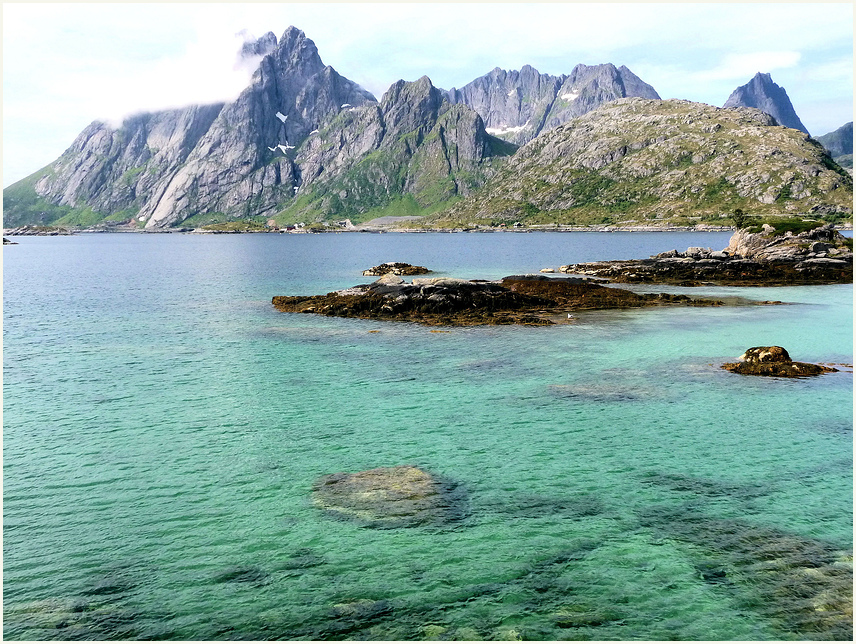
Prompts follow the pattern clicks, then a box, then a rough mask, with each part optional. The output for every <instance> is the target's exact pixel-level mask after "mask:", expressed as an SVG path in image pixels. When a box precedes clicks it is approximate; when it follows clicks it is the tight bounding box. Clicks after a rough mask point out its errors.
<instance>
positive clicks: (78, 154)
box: [35, 103, 223, 213]
mask: <svg viewBox="0 0 856 644" xmlns="http://www.w3.org/2000/svg"><path fill="white" fill-rule="evenodd" d="M222 108H223V104H222V103H220V104H216V105H203V106H194V107H188V108H184V109H179V110H168V111H164V112H157V113H154V114H139V115H136V116H132V117H130V118H128V119H126V120H125V122H124V123H123V124H122V127H120V128H119V129H113V128H111V127H109V126H108V125H106V124H105V123H101V122H98V121H96V122H94V123H92V124H91V125H89V126H88V127H87V128H86V129H85V130H83V132H81V133H80V135H79V136H78V137H77V139H76V140H75V141H74V143H72V145H71V147H70V148H69V149H68V150H66V151H65V152H64V153H63V155H62V156H61V157H60V158H59V159H58V160H57V161H56V162H54V164H53V165H52V166H51V167H50V172H48V173H45V174H44V175H43V176H42V177H41V178H40V179H38V180H37V181H36V182H35V191H36V193H37V194H38V195H40V196H42V197H44V198H47V199H48V200H49V201H50V202H52V203H54V204H57V205H62V206H70V207H78V206H83V205H85V206H88V207H90V208H92V209H93V210H95V211H98V212H103V213H117V212H121V211H126V210H127V211H131V212H133V211H135V210H137V209H138V208H139V207H140V206H141V205H142V204H144V203H145V202H146V200H147V198H148V196H149V195H151V194H152V192H153V191H154V190H155V186H156V185H157V184H158V183H159V181H161V180H162V177H163V175H164V174H168V173H171V172H175V171H176V169H177V168H179V167H180V166H181V165H182V164H183V163H184V162H185V161H186V159H187V157H188V155H190V153H191V151H192V150H193V149H194V147H195V146H196V145H197V143H198V142H199V139H200V138H201V137H202V136H203V135H204V134H205V132H206V131H207V130H208V128H209V127H210V126H211V123H212V122H213V121H214V119H216V117H217V116H218V115H219V113H220V111H221V110H222Z"/></svg>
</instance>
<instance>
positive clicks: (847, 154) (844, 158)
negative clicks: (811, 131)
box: [817, 121, 853, 170]
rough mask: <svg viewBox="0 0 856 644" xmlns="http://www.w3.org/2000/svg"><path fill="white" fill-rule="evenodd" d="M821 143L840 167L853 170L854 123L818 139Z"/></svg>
mask: <svg viewBox="0 0 856 644" xmlns="http://www.w3.org/2000/svg"><path fill="white" fill-rule="evenodd" d="M817 142H818V143H820V144H821V145H822V146H823V147H825V148H826V149H827V150H828V151H829V155H830V156H831V157H832V158H833V159H834V160H835V162H836V163H838V164H839V165H840V166H842V167H845V168H850V169H851V170H852V168H853V121H850V122H849V123H845V124H844V125H842V126H841V127H840V128H838V129H837V130H834V131H832V132H829V133H828V134H824V135H823V136H819V137H817Z"/></svg>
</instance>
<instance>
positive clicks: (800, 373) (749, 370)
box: [722, 346, 838, 378]
mask: <svg viewBox="0 0 856 644" xmlns="http://www.w3.org/2000/svg"><path fill="white" fill-rule="evenodd" d="M739 359H740V362H726V363H725V364H724V365H722V368H723V369H725V370H726V371H732V372H734V373H740V374H743V375H745V376H776V377H779V378H804V377H806V376H819V375H820V374H822V373H829V372H832V371H838V369H835V368H833V367H826V366H824V365H818V364H811V363H809V362H794V361H793V360H791V356H790V355H789V354H788V352H787V351H786V350H785V349H783V348H782V347H776V346H772V347H752V348H751V349H747V350H746V352H745V353H744V354H743V355H742V356H740V358H739Z"/></svg>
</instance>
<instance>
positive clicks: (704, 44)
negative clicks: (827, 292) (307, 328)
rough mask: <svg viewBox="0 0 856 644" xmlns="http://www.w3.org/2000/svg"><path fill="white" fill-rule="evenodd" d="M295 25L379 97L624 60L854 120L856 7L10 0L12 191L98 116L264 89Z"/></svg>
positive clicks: (641, 71)
mask: <svg viewBox="0 0 856 644" xmlns="http://www.w3.org/2000/svg"><path fill="white" fill-rule="evenodd" d="M291 25H293V26H295V27H297V28H299V29H301V30H303V31H304V32H305V34H306V35H307V37H309V38H310V39H312V40H313V41H314V42H315V44H316V46H317V47H318V52H319V54H320V56H321V59H322V60H323V61H324V63H325V64H327V65H331V66H332V67H333V68H334V69H336V71H338V72H339V73H340V74H342V75H343V76H345V77H347V78H349V79H350V80H352V81H355V82H357V83H359V84H360V85H362V86H363V87H365V88H366V89H368V90H369V91H370V92H372V93H373V94H375V96H376V97H377V98H378V99H380V98H381V96H382V95H383V93H384V92H385V91H386V89H387V88H388V87H389V86H390V85H391V84H392V83H394V82H395V81H397V80H399V79H404V80H408V81H411V80H416V79H418V78H419V77H421V76H424V75H427V76H428V77H429V78H430V79H431V80H432V82H433V83H434V85H435V86H437V87H441V88H443V89H450V88H452V87H461V86H463V85H466V84H467V83H469V82H470V81H472V80H474V79H475V78H477V77H479V76H482V75H484V74H487V73H488V72H490V71H491V70H492V69H493V68H495V67H500V68H502V69H507V70H512V69H515V70H517V69H520V68H521V67H522V66H523V65H526V64H529V65H531V66H533V67H535V68H536V69H537V70H538V71H539V72H541V73H547V74H553V75H560V74H568V73H570V72H571V70H572V69H573V68H574V66H575V65H577V64H578V63H584V64H586V65H595V64H599V63H608V62H609V63H613V64H615V65H616V66H621V65H626V66H627V67H628V68H630V70H631V71H633V72H634V73H635V74H636V75H637V76H639V77H640V78H641V79H642V80H643V81H645V82H647V83H648V84H650V85H652V86H653V87H654V88H655V89H656V90H657V92H658V93H659V94H660V96H661V97H662V98H681V99H687V100H691V101H698V102H703V103H708V104H711V105H716V106H721V105H722V104H723V103H724V102H725V101H726V99H727V98H728V96H729V94H730V93H731V92H732V91H733V90H734V89H735V88H737V87H738V86H740V85H744V84H746V83H747V82H749V80H750V79H751V78H752V77H753V76H754V75H755V74H756V73H757V72H765V73H770V74H771V75H772V79H773V81H774V82H775V83H777V84H778V85H780V86H782V87H783V88H784V89H785V90H786V91H787V93H788V96H789V97H790V99H791V102H792V103H793V105H794V108H795V110H796V112H797V114H798V115H799V117H800V119H801V120H802V122H803V124H804V125H805V126H806V127H807V128H808V130H809V132H811V134H812V135H814V136H820V135H822V134H826V133H828V132H831V131H833V130H835V129H837V128H838V127H840V126H841V125H843V124H845V123H847V122H848V121H852V120H853V5H852V4H851V3H850V2H840V3H826V4H824V3H816V2H809V3H769V2H764V3H733V4H727V3H711V4H704V3H661V4H652V3H642V2H634V3H597V4H589V3H573V2H570V3H558V2H555V3H526V4H517V3H473V4H458V3H433V4H417V3H376V4H363V3H338V4H325V3H309V4H299V3H258V4H250V3H240V4H238V3H210V4H208V3H188V4H181V3H139V4H133V3H89V4H71V3H56V4H54V3H36V2H29V3H3V187H6V186H8V185H10V184H11V183H14V182H15V181H17V180H19V179H22V178H24V177H26V176H28V175H29V174H31V173H33V172H35V171H37V170H39V169H41V168H42V167H44V166H46V165H48V164H49V163H51V162H52V161H54V160H55V159H56V158H57V157H59V156H60V155H61V154H62V153H63V152H64V151H65V150H66V149H67V148H68V147H69V146H70V145H71V143H72V142H73V141H74V139H75V138H76V137H77V135H78V134H79V133H80V132H81V131H82V130H83V129H84V128H85V127H86V126H87V125H88V124H89V123H91V122H92V121H95V120H103V121H107V122H109V123H111V124H114V125H116V126H118V125H119V124H120V123H121V121H122V119H123V118H124V117H126V116H129V115H131V114H133V113H138V112H141V111H155V110H160V109H167V108H173V107H181V106H185V105H190V104H200V103H213V102H218V101H228V100H233V99H234V98H235V97H237V95H238V94H239V93H240V91H241V90H242V89H244V88H245V87H246V86H247V85H248V84H249V82H250V76H249V73H248V71H247V70H246V69H242V68H240V67H239V66H236V54H237V51H238V50H239V48H240V46H241V44H242V42H243V40H244V38H246V37H247V36H248V35H251V36H254V37H260V36H262V35H263V34H264V33H266V32H268V31H272V32H273V33H274V34H276V36H277V38H279V37H280V36H281V35H282V33H283V32H284V31H285V30H286V29H287V28H288V27H289V26H291Z"/></svg>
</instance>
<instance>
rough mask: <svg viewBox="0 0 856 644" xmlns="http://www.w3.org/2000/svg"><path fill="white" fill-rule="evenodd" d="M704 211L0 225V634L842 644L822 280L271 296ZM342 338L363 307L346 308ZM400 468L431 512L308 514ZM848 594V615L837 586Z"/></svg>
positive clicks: (842, 331)
mask: <svg viewBox="0 0 856 644" xmlns="http://www.w3.org/2000/svg"><path fill="white" fill-rule="evenodd" d="M728 237H729V235H728V234H727V233H719V234H716V233H707V234H704V233H650V234H640V233H627V234H622V233H579V234H575V233H565V234H547V233H544V234H512V233H506V234H457V235H449V234H411V235H402V234H382V235H359V234H341V235H220V236H195V235H131V234H128V235H77V236H73V237H62V238H58V237H54V238H38V237H28V238H19V239H18V240H17V241H18V242H19V244H18V245H17V246H9V247H6V248H4V250H3V254H4V261H3V278H4V446H3V447H4V453H3V455H4V496H3V502H4V543H3V547H4V551H3V554H4V558H3V564H4V566H3V575H4V598H3V600H4V637H5V639H11V640H21V639H374V640H389V639H431V640H437V639H469V640H473V639H476V640H482V639H541V640H558V639H592V640H634V639H635V640H665V639H679V640H724V639H737V640H745V639H751V640H760V639H768V640H769V639H848V638H850V636H851V634H852V631H851V630H849V620H848V619H847V618H846V617H842V616H841V613H840V611H841V610H842V607H846V606H847V605H849V603H850V601H851V600H850V598H849V596H848V592H849V588H850V584H851V583H852V557H851V556H850V553H851V552H852V526H853V517H852V508H853V499H852V489H853V477H852V471H853V466H852V428H853V417H852V410H853V399H852V384H853V383H852V370H851V369H842V371H840V372H839V373H833V374H828V375H824V376H821V377H819V378H816V379H805V380H779V379H761V378H757V379H755V378H747V377H741V376H738V375H736V374H730V373H727V372H724V371H722V370H720V369H719V368H718V367H719V365H720V364H721V363H722V362H725V361H732V360H733V359H734V358H736V357H737V356H739V355H740V354H741V353H742V352H743V351H744V350H745V349H746V348H748V347H750V346H755V345H759V344H764V345H766V344H778V345H781V346H784V347H785V348H787V349H788V351H789V352H790V353H791V355H792V357H793V358H794V359H796V360H802V361H807V362H830V363H847V364H852V355H853V347H852V338H853V326H852V324H853V321H852V311H853V309H852V306H853V301H852V287H851V286H850V285H843V286H822V287H789V288H765V289H762V288H751V289H735V288H730V289H726V288H712V287H711V288H705V289H696V290H693V289H671V290H673V291H675V292H694V293H704V294H710V295H715V296H724V295H736V294H739V295H742V296H744V297H748V298H751V299H759V300H782V301H785V302H788V305H787V306H775V307H728V308H712V309H710V308H698V309H694V308H676V309H668V310H666V309H651V310H644V311H639V310H636V311H611V312H591V313H587V314H583V315H580V317H579V319H578V321H577V322H576V323H575V324H572V325H563V326H555V327H549V328H522V327H520V328H517V327H492V328H465V329H449V330H448V331H449V332H447V333H432V332H431V329H430V328H427V327H421V326H417V325H411V324H401V323H380V322H373V321H365V320H347V319H334V318H321V317H314V316H308V315H300V314H283V313H278V312H276V311H275V310H273V309H272V307H271V305H270V298H271V297H272V296H273V295H298V294H314V293H321V292H327V291H329V290H333V289H338V288H344V287H347V286H351V285H353V284H357V283H361V282H364V281H366V278H363V277H362V276H361V271H362V270H363V269H365V268H368V267H370V266H373V265H375V264H378V263H380V262H384V261H406V262H410V263H413V264H420V265H425V266H428V267H429V268H432V269H434V270H435V271H437V272H438V273H439V274H447V275H452V276H455V277H468V278H488V279H492V278H498V277H501V276H503V275H508V274H514V273H527V272H537V271H538V270H539V269H540V268H543V267H546V266H553V267H558V266H559V265H561V264H568V263H573V262H580V261H590V260H596V259H620V258H632V257H646V256H648V255H650V254H652V253H656V252H660V251H663V250H669V249H671V248H677V249H679V250H682V249H684V248H686V247H687V246H709V247H713V248H722V247H724V246H725V245H727V241H728ZM370 331H376V332H373V333H370ZM400 464H414V465H418V466H421V467H423V468H425V469H427V470H429V471H431V472H433V473H436V474H438V475H441V476H443V477H447V478H449V479H452V480H454V481H455V482H457V483H458V484H459V485H460V486H461V487H462V488H463V489H465V490H466V492H467V505H466V516H465V518H464V519H463V520H461V521H460V522H457V523H455V524H452V525H450V526H446V527H442V528H438V527H435V528H427V527H426V528H407V529H398V530H376V529H369V528H361V527H359V526H356V525H353V524H349V523H346V522H341V521H334V520H332V519H330V518H328V517H326V516H325V515H323V514H321V513H320V512H319V511H318V510H316V509H315V508H313V507H312V505H311V501H310V496H309V493H310V488H311V485H312V483H313V481H314V480H315V479H316V478H318V477H320V476H322V475H325V474H329V473H333V472H354V471H359V470H365V469H370V468H375V467H383V466H393V465H400ZM851 615H852V611H851Z"/></svg>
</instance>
